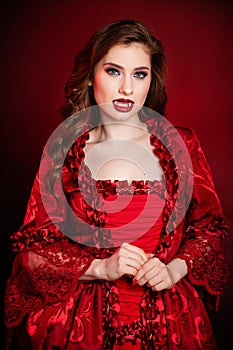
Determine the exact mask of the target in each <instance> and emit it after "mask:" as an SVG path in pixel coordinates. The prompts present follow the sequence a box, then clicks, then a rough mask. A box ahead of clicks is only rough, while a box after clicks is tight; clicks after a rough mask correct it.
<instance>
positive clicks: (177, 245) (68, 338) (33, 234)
mask: <svg viewBox="0 0 233 350" xmlns="http://www.w3.org/2000/svg"><path fill="white" fill-rule="evenodd" d="M144 122H145V123H146V124H147V126H148V131H149V133H150V134H151V138H150V139H151V145H153V147H154V154H155V155H156V156H157V157H159V159H160V164H161V166H162V168H163V170H164V178H163V181H162V182H153V181H152V182H150V181H147V182H144V181H134V182H133V183H132V184H131V185H129V186H126V184H125V183H120V184H118V185H119V186H120V187H121V191H122V193H123V194H122V193H121V192H120V193H118V194H117V193H116V184H117V182H111V181H104V182H101V181H97V182H96V181H95V180H94V179H93V178H92V175H91V173H90V170H89V169H88V168H87V166H86V165H85V164H84V161H85V154H84V151H83V149H84V147H85V142H86V140H87V139H88V137H89V132H88V131H86V132H85V133H83V134H82V136H81V137H80V138H78V139H77V140H76V141H75V143H74V144H73V145H72V147H71V148H70V150H69V152H68V154H67V157H66V160H65V163H64V166H63V169H62V176H63V187H64V192H65V195H66V198H67V201H68V202H69V205H70V206H71V208H72V210H73V212H74V213H75V215H76V216H77V218H79V219H80V218H81V221H79V225H78V224H77V225H75V222H74V225H73V227H74V229H73V231H74V232H73V237H72V239H71V238H70V237H67V236H66V235H65V234H64V233H63V232H64V231H65V226H66V223H67V220H68V219H69V218H68V219H67V216H66V206H65V205H63V203H60V208H59V211H58V212H57V211H56V207H55V211H54V212H55V214H54V217H56V218H55V219H56V220H57V222H58V221H59V222H60V224H61V225H63V226H64V231H63V230H62V231H63V232H62V231H61V230H60V229H59V227H61V226H57V225H55V224H54V221H56V220H55V219H54V218H53V219H54V220H51V217H48V215H47V213H46V211H45V208H44V205H43V201H42V199H41V192H40V178H39V175H38V174H37V176H36V179H35V182H34V185H33V188H32V192H31V196H30V199H29V203H28V206H27V210H26V215H25V219H24V223H23V225H22V227H21V228H20V230H19V231H18V232H16V233H14V234H13V235H12V237H11V239H12V248H13V250H14V252H15V253H16V257H15V260H14V264H13V269H12V274H11V276H10V278H9V280H8V283H7V288H6V296H5V322H6V325H7V327H8V335H7V340H6V346H5V349H17V348H18V349H33V350H42V349H46V350H52V349H61V350H63V349H67V350H74V349H80V350H81V349H92V350H97V349H98V350H100V349H108V350H110V349H113V348H114V346H115V348H116V346H118V345H119V344H124V342H125V341H126V340H127V341H129V342H130V344H132V345H133V344H140V348H141V349H142V350H152V349H156V350H168V349H169V350H174V349H189V350H197V349H203V350H208V349H209V350H210V349H211V350H213V349H217V345H216V343H215V339H214V335H213V332H212V328H211V323H210V320H209V317H208V314H207V310H208V308H211V309H216V308H217V306H218V303H219V298H220V296H221V294H222V293H223V290H224V287H225V284H226V282H227V280H228V277H229V267H228V264H227V263H226V261H225V258H224V253H223V247H222V239H223V238H225V237H226V235H227V234H228V224H227V223H226V221H225V218H224V215H223V212H222V208H221V205H220V202H219V199H218V196H217V194H216V190H215V187H214V184H213V181H212V176H211V171H210V168H209V166H208V163H207V161H206V158H205V155H204V153H203V150H202V148H201V146H200V143H199V141H198V138H197V136H196V134H195V132H194V131H193V130H192V129H187V128H181V127H177V128H176V130H177V131H178V133H179V135H180V136H181V137H182V139H183V141H184V143H185V145H186V147H187V149H188V152H189V154H190V157H191V161H192V169H185V171H184V172H181V173H182V175H183V177H182V176H181V180H180V181H179V177H178V175H177V168H178V167H180V169H182V167H183V168H184V167H185V160H184V158H182V154H181V155H180V157H179V158H178V161H176V163H175V162H174V161H173V159H172V156H171V153H170V152H169V151H168V148H167V147H165V146H164V144H166V145H168V144H169V145H171V147H172V148H173V150H174V152H175V153H176V154H180V153H182V152H181V150H180V148H179V143H177V142H176V136H175V134H174V130H170V129H169V128H167V127H163V125H162V122H161V121H155V120H154V119H153V118H149V117H148V118H144ZM88 128H89V126H88V127H87V130H88ZM158 128H160V129H161V130H162V132H161V135H162V136H161V138H160V140H159V139H158V138H157V137H156V136H155V133H154V131H155V130H157V129H158ZM81 164H82V165H83V164H84V166H81ZM192 181H194V186H193V191H192V198H191V202H190V204H189V206H188V211H187V212H186V214H185V216H184V218H183V219H182V220H181V221H180V222H179V223H178V224H177V223H176V220H173V221H172V222H171V224H170V225H173V226H174V227H173V228H172V229H170V230H166V228H167V226H168V222H169V218H170V217H171V215H172V213H173V215H174V216H175V217H178V212H179V210H181V211H182V210H183V208H184V203H185V201H186V197H185V189H186V187H187V189H188V188H189V184H190V183H191V182H192ZM119 186H118V187H119ZM94 188H95V191H94ZM96 189H97V192H98V193H99V194H101V195H100V196H99V197H98V199H97V196H96ZM178 190H179V191H183V192H182V193H183V195H182V196H180V197H179V200H178V199H177V198H178V196H177V193H178ZM187 191H188V190H187ZM83 192H85V193H88V201H85V200H84V198H83V196H82V195H81V193H83ZM127 193H128V194H131V195H135V194H139V193H141V194H143V195H145V194H147V195H148V196H150V195H152V196H153V194H155V193H163V195H164V206H163V209H162V213H161V220H162V221H160V224H161V222H162V224H163V225H160V229H159V230H160V237H159V239H158V241H156V243H155V246H154V247H152V249H151V251H152V252H153V253H154V254H155V255H156V256H157V257H158V258H159V259H160V260H161V261H163V262H164V263H165V264H166V263H168V262H169V261H171V260H172V259H173V258H181V259H184V260H185V261H186V263H187V266H188V274H187V276H186V277H184V278H183V279H182V280H180V281H179V282H178V283H177V284H176V285H174V286H173V287H172V289H169V290H163V291H161V292H154V291H152V290H151V289H150V288H149V287H146V286H145V287H144V289H143V293H142V295H141V299H140V305H139V310H140V317H139V319H138V320H137V321H136V322H132V323H130V324H128V325H126V326H124V325H123V326H120V324H119V318H118V315H119V312H120V303H119V288H118V286H117V282H114V281H105V280H98V281H97V280H96V281H79V276H81V275H82V274H83V273H84V272H85V271H86V270H87V269H88V267H89V266H90V264H91V262H92V261H93V259H95V258H107V257H109V256H111V255H112V254H113V253H114V252H115V251H116V249H117V244H115V245H114V244H113V246H112V247H111V246H106V248H105V247H104V242H105V241H106V242H107V241H109V240H110V239H111V238H112V236H111V228H109V227H108V214H107V213H106V212H105V211H104V210H103V208H104V206H103V203H102V202H103V201H102V200H103V199H104V198H106V197H108V196H109V195H113V196H120V195H123V196H127ZM177 201H178V205H176V204H177ZM156 220H157V219H156ZM82 221H85V222H86V223H88V224H89V225H82ZM63 226H62V227H63ZM170 227H171V226H170ZM87 228H88V229H87ZM80 232H81V234H80ZM114 237H115V236H114ZM114 237H113V238H114ZM118 238H119V237H118ZM113 242H114V239H113ZM137 346H138V345H137Z"/></svg>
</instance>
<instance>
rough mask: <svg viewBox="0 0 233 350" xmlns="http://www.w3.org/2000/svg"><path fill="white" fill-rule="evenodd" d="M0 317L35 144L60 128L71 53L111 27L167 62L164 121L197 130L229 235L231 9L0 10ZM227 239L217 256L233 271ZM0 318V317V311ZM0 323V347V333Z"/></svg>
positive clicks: (221, 321) (63, 4)
mask: <svg viewBox="0 0 233 350" xmlns="http://www.w3.org/2000/svg"><path fill="white" fill-rule="evenodd" d="M0 8H1V11H0V27H1V31H0V40H1V44H0V45H1V54H0V71H1V75H0V89H1V94H0V99H1V104H0V108H1V131H2V133H1V147H0V151H1V176H2V178H1V185H2V190H1V194H2V196H1V214H2V219H1V230H0V233H1V245H0V246H1V272H2V277H1V283H2V287H1V295H2V298H1V310H2V300H3V295H4V290H5V283H6V280H7V278H8V277H9V274H10V271H11V266H12V260H13V254H12V253H11V250H10V243H9V236H10V234H11V233H13V232H14V231H16V230H18V228H19V226H20V225H21V224H22V220H23V217H24V213H25V209H26V203H27V201H28V197H29V194H30V189H31V186H32V182H33V179H34V176H35V173H36V171H37V168H38V166H39V162H40V156H41V152H42V148H43V145H44V144H45V143H46V141H47V139H48V137H49V136H50V134H51V132H52V131H53V130H54V129H55V127H56V126H58V125H59V123H60V122H61V119H60V116H59V114H58V108H59V107H60V105H61V103H62V101H63V86H64V84H65V81H66V78H67V72H68V69H69V67H70V64H71V61H72V59H73V56H74V54H75V53H76V52H77V51H78V50H79V49H80V48H81V47H82V46H83V45H84V43H85V42H86V40H87V39H88V38H89V36H90V34H92V32H93V31H95V30H96V29H97V28H98V27H99V26H102V25H103V24H104V23H106V22H109V21H111V20H115V19H123V18H135V19H139V20H141V21H144V22H145V23H146V24H148V25H149V26H150V27H151V29H152V30H153V32H154V34H155V36H157V37H158V38H159V39H161V40H162V42H163V44H164V47H165V51H166V53H167V61H168V69H169V72H168V77H167V83H166V85H167V92H168V106H167V118H168V119H169V120H170V121H171V122H172V123H173V124H175V125H183V126H186V127H192V128H194V129H195V130H196V132H197V135H198V137H199V139H200V141H201V145H202V147H203V149H204V151H205V154H206V157H207V160H208V162H209V164H210V166H211V169H212V172H213V178H214V182H215V186H216V189H217V192H218V194H219V197H220V200H221V203H222V207H223V210H224V213H225V216H226V218H227V220H228V221H229V223H230V231H231V232H232V219H233V218H232V210H231V208H232V193H233V188H232V170H233V169H232V159H233V155H232V149H233V147H232V146H233V145H232V143H233V134H232V126H233V115H232V110H233V95H232V91H233V48H232V47H233V45H232V43H233V6H232V5H231V3H230V2H229V1H198V0H196V1H187V0H186V1H185V0H183V1H179V0H178V1H177V0H176V1H166V0H164V1H157V0H154V1H152V0H151V1H150V0H146V1H145V0H144V1H138V0H134V1H127V0H125V1H122V0H118V1H114V2H112V1H111V2H110V1H106V0H105V1H90V0H89V1H74V0H73V1H72V0H70V1H69V0H68V1H65V0H60V1H59V0H56V1H51V0H49V1H40V2H33V1H18V2H17V1H14V2H11V1H7V2H6V1H5V2H4V1H2V2H1V5H0ZM232 248H233V238H232V235H231V236H230V237H229V238H228V239H227V240H226V241H225V251H226V255H227V258H228V260H229V263H230V264H231V266H233V257H232ZM232 293H233V283H232V278H231V279H230V280H229V283H228V285H227V288H226V290H225V294H224V297H223V299H222V301H221V304H220V308H219V311H218V313H217V314H216V317H215V320H214V328H215V332H216V335H217V339H218V341H219V347H220V349H229V347H228V346H227V345H226V344H228V343H230V344H231V343H232V334H231V333H232V331H233V327H232V315H233V305H232V304H233V303H232V297H231V295H232ZM1 316H3V314H2V311H1ZM2 319H3V318H2V317H1V329H2V332H1V339H3V337H4V332H5V328H4V325H3V320H2Z"/></svg>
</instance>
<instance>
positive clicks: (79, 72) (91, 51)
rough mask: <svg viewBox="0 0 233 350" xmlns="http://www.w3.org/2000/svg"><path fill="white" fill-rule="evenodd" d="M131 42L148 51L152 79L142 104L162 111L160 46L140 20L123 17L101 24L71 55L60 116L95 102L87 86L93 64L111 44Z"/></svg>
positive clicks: (161, 60) (163, 68)
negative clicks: (83, 45) (72, 58)
mask: <svg viewBox="0 0 233 350" xmlns="http://www.w3.org/2000/svg"><path fill="white" fill-rule="evenodd" d="M135 42H136V43H141V44H143V45H145V46H146V47H147V48H148V49H149V52H150V54H151V67H152V78H151V85H150V89H149V92H148V95H147V98H146V101H145V104H144V105H145V106H146V107H148V108H151V109H153V110H155V111H156V112H158V113H160V114H163V115H164V114H165V108H166V103H167V95H166V91H165V86H164V73H165V69H166V63H165V56H164V50H163V46H162V44H161V42H160V41H159V40H158V39H156V38H155V37H154V36H153V35H152V34H151V33H150V31H149V29H148V28H147V27H146V26H145V25H144V24H143V23H142V22H139V21H136V20H132V19H125V20H118V21H114V22H111V23H108V24H106V25H105V26H103V27H101V28H100V29H99V30H97V31H96V32H95V33H94V34H93V35H92V36H91V38H90V39H89V40H88V42H87V44H86V46H85V47H84V48H83V49H82V50H81V51H80V52H79V53H78V54H77V55H76V56H75V58H74V61H73V64H72V66H71V70H70V73H69V77H68V80H67V82H66V84H65V103H64V105H63V107H62V108H61V110H60V112H61V115H62V117H63V119H66V118H68V117H69V116H70V115H71V114H73V113H75V112H77V111H80V110H82V109H85V108H87V107H90V106H93V105H95V104H96V101H95V99H94V94H93V87H92V86H88V82H89V81H90V80H92V75H93V71H94V67H95V65H96V64H97V63H98V62H99V61H100V60H101V59H102V58H103V57H104V56H105V55H106V54H107V53H108V51H109V50H110V49H111V48H112V47H113V46H114V45H119V44H122V45H130V44H132V43H135Z"/></svg>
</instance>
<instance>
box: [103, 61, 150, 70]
mask: <svg viewBox="0 0 233 350" xmlns="http://www.w3.org/2000/svg"><path fill="white" fill-rule="evenodd" d="M106 65H109V66H114V67H116V68H119V69H124V68H123V67H122V66H120V65H119V64H116V63H113V62H106V63H104V66H106ZM139 69H147V70H149V67H147V66H141V67H137V68H134V70H139Z"/></svg>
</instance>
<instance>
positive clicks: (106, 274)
mask: <svg viewBox="0 0 233 350" xmlns="http://www.w3.org/2000/svg"><path fill="white" fill-rule="evenodd" d="M150 255H151V254H146V253H145V252H144V250H143V249H141V248H138V247H135V246H133V245H132V244H129V243H123V244H122V245H121V246H120V247H119V248H118V249H117V251H116V252H115V253H114V254H113V255H112V256H111V257H109V258H106V259H94V260H93V261H92V263H91V265H90V267H89V268H88V269H87V271H86V272H85V273H84V274H83V275H82V276H80V277H79V280H82V281H91V280H98V279H104V280H108V281H114V280H116V279H118V278H120V277H122V276H123V275H130V276H132V277H133V276H135V275H136V273H137V271H138V270H139V269H140V268H141V266H142V265H143V264H144V263H145V262H147V261H148V258H149V257H150Z"/></svg>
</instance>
